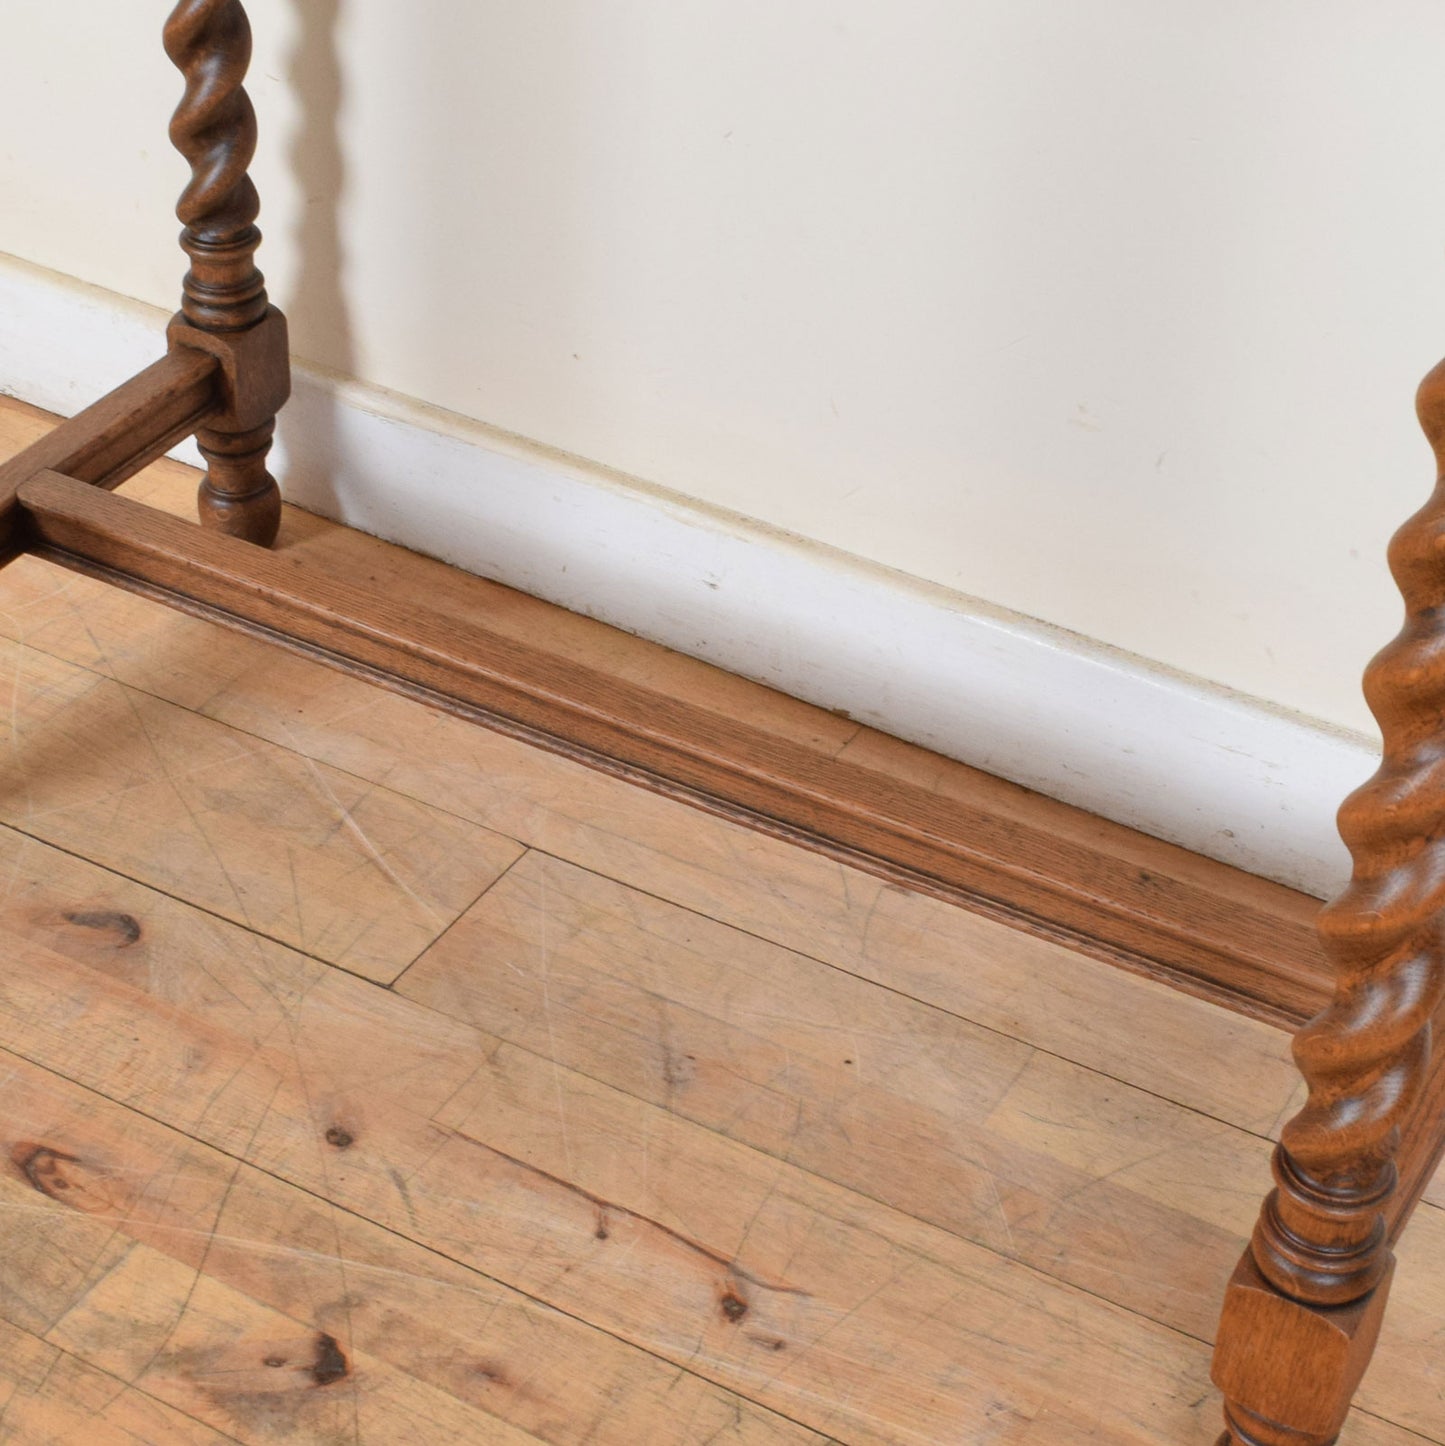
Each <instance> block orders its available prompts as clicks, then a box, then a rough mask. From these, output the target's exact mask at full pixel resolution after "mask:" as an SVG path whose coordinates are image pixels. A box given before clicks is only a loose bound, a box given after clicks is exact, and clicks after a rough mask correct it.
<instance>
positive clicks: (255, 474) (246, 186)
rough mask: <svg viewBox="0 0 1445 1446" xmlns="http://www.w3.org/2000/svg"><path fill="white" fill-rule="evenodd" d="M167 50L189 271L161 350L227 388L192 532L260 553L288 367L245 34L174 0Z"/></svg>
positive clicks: (206, 446) (207, 11)
mask: <svg viewBox="0 0 1445 1446" xmlns="http://www.w3.org/2000/svg"><path fill="white" fill-rule="evenodd" d="M165 45H166V53H167V54H168V55H169V56H170V58H171V60H172V61H174V62H175V64H176V66H177V67H178V68H179V69H180V71H181V72H182V74H183V75H184V76H185V78H186V91H185V96H184V98H183V99H182V101H181V104H180V107H179V108H178V109H177V111H176V114H175V118H174V120H173V121H172V122H171V140H172V141H173V142H174V144H175V146H176V149H177V150H179V151H180V152H181V154H182V155H183V156H185V158H186V159H187V161H189V162H190V166H191V183H190V185H189V186H187V187H186V190H185V192H184V194H183V195H182V196H181V199H180V203H179V205H178V206H177V210H176V214H177V215H178V216H179V217H180V220H181V222H182V224H183V225H184V227H185V229H184V230H183V231H182V233H181V245H182V247H183V248H184V250H185V251H186V254H187V255H188V256H189V257H190V262H191V265H190V270H189V271H188V272H187V274H186V279H185V289H184V296H183V299H182V302H181V310H180V314H179V315H178V316H177V317H176V318H175V320H174V321H173V322H172V324H171V328H170V344H171V346H172V348H175V347H181V346H188V347H195V348H198V349H200V350H203V351H209V352H211V353H213V354H214V355H216V356H217V357H219V358H220V360H221V362H222V367H221V381H222V384H223V385H224V386H225V388H226V395H225V400H226V410H225V411H224V412H223V413H221V414H219V415H218V416H216V417H214V418H211V419H210V420H209V421H208V422H207V424H206V426H205V428H204V429H203V430H201V431H200V432H199V433H198V434H197V441H198V443H199V444H200V448H201V455H202V456H203V457H204V458H205V461H206V466H207V472H206V476H205V479H204V480H203V481H202V483H201V490H200V515H201V521H202V523H204V524H205V525H207V526H209V527H214V528H216V529H218V530H219V531H221V532H226V533H229V534H231V535H232V536H234V537H242V538H245V539H246V540H247V541H250V542H257V543H261V544H262V545H263V546H269V545H270V544H271V543H272V542H273V541H274V540H275V538H276V531H277V528H278V527H279V525H280V521H281V494H280V492H279V490H278V489H277V486H276V482H275V479H274V478H272V476H271V474H270V473H269V472H268V471H267V469H266V462H267V456H268V454H269V452H270V450H271V438H272V435H273V433H274V430H275V418H276V413H277V412H278V411H279V410H280V408H281V406H282V405H283V404H284V403H285V401H286V398H287V396H288V395H289V393H290V360H289V349H288V347H287V341H286V323H285V319H284V318H283V317H282V315H281V313H280V312H279V311H277V310H276V309H275V307H273V306H271V305H270V303H269V301H268V299H267V296H266V285H265V280H264V278H263V277H262V275H261V273H260V271H258V270H257V269H256V259H255V258H256V248H257V247H258V246H259V245H260V244H261V232H260V231H259V230H258V229H257V227H256V218H257V216H258V215H259V214H260V209H261V205H260V201H259V199H258V197H257V195H256V188H255V186H254V185H253V184H252V182H251V178H250V176H249V174H248V169H249V167H250V164H251V160H252V157H253V156H254V155H255V151H256V113H255V111H254V110H253V108H252V106H251V101H250V98H249V97H248V96H247V94H246V91H245V88H244V86H243V84H242V82H243V81H244V79H245V76H246V70H247V68H248V67H249V65H250V62H251V27H250V24H249V22H248V21H247V19H246V12H245V10H244V8H243V7H242V5H241V3H240V0H181V3H180V4H178V5H177V6H176V7H175V10H174V12H173V13H172V15H171V18H170V19H169V21H167V23H166V31H165Z"/></svg>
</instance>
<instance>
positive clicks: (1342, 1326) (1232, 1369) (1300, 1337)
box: [1213, 1251, 1395, 1446]
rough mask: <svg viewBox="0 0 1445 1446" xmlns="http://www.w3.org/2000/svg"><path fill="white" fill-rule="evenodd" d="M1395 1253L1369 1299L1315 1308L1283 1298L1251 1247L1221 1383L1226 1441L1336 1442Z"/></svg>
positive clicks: (1228, 1328)
mask: <svg viewBox="0 0 1445 1446" xmlns="http://www.w3.org/2000/svg"><path fill="white" fill-rule="evenodd" d="M1394 1263H1395V1262H1394V1257H1393V1256H1388V1255H1387V1257H1386V1266H1385V1275H1384V1279H1383V1280H1382V1281H1381V1282H1380V1284H1379V1285H1378V1286H1376V1288H1375V1289H1374V1290H1373V1291H1372V1292H1371V1293H1370V1294H1369V1295H1367V1296H1366V1297H1365V1298H1364V1299H1363V1300H1359V1301H1356V1302H1354V1303H1353V1304H1352V1305H1345V1306H1333V1307H1327V1306H1312V1305H1306V1304H1304V1303H1303V1302H1302V1301H1298V1300H1292V1299H1290V1297H1289V1296H1286V1295H1282V1294H1281V1293H1280V1292H1279V1291H1278V1290H1277V1289H1276V1288H1275V1287H1274V1286H1273V1285H1272V1284H1271V1283H1270V1282H1269V1281H1268V1280H1266V1279H1265V1277H1264V1275H1263V1274H1262V1273H1261V1272H1260V1269H1259V1267H1258V1266H1257V1265H1256V1264H1255V1261H1254V1256H1253V1254H1252V1253H1251V1252H1248V1251H1246V1252H1245V1256H1244V1259H1243V1260H1241V1261H1240V1263H1239V1266H1238V1268H1237V1269H1236V1270H1235V1272H1234V1276H1233V1278H1232V1279H1231V1280H1230V1282H1229V1289H1228V1291H1227V1292H1226V1293H1225V1297H1224V1313H1223V1315H1222V1317H1221V1318H1220V1322H1219V1340H1218V1343H1217V1345H1216V1346H1215V1348H1214V1372H1213V1374H1214V1383H1215V1385H1217V1386H1218V1387H1219V1389H1220V1390H1221V1391H1223V1392H1224V1398H1225V1410H1224V1417H1225V1420H1226V1422H1227V1423H1228V1425H1229V1430H1228V1431H1226V1432H1225V1434H1224V1438H1223V1440H1222V1442H1221V1443H1220V1446H1332V1443H1333V1442H1334V1441H1335V1440H1336V1439H1337V1438H1338V1436H1339V1434H1340V1430H1341V1429H1342V1428H1343V1426H1344V1424H1345V1417H1346V1415H1347V1414H1348V1413H1349V1409H1350V1400H1351V1398H1352V1397H1353V1396H1354V1394H1355V1390H1356V1388H1357V1387H1358V1386H1359V1384H1360V1378H1361V1377H1362V1376H1363V1375H1364V1374H1365V1367H1366V1366H1367V1365H1369V1363H1370V1355H1371V1353H1372V1352H1373V1351H1374V1348H1375V1340H1376V1338H1377V1337H1378V1336H1379V1333H1380V1322H1381V1320H1382V1319H1383V1317H1384V1314H1385V1301H1386V1298H1387V1297H1388V1295H1389V1289H1390V1279H1391V1276H1392V1274H1393V1271H1394Z"/></svg>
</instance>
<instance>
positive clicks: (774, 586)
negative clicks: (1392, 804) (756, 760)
mask: <svg viewBox="0 0 1445 1446" xmlns="http://www.w3.org/2000/svg"><path fill="white" fill-rule="evenodd" d="M0 317H3V318H4V324H3V326H0V392H3V393H5V394H7V395H10V396H15V397H19V398H21V399H22V400H24V401H28V402H31V403H33V404H35V405H37V406H40V407H44V408H46V409H47V410H50V411H55V412H60V413H64V414H67V415H69V414H71V413H74V412H75V411H77V410H79V409H80V408H81V407H83V406H86V405H87V404H89V403H90V402H91V401H93V400H95V399H96V398H97V397H98V396H100V395H101V394H102V393H104V392H105V391H107V390H109V388H110V387H112V386H114V385H116V384H117V383H118V382H120V381H123V380H124V379H125V378H126V377H128V376H130V375H131V374H132V373H134V372H136V371H138V370H140V368H141V367H142V366H144V365H146V364H148V363H149V362H151V361H153V360H155V358H156V357H157V356H158V355H159V353H160V349H161V346H162V341H161V337H162V332H163V328H164V322H165V315H164V313H162V312H161V311H158V310H156V309H154V308H151V307H147V306H142V305H140V304H139V303H136V302H133V301H129V300H127V299H125V298H122V297H118V296H115V295H113V294H112V293H109V292H104V291H100V290H97V289H95V288H93V287H87V286H84V285H82V284H80V283H77V282H75V281H73V280H71V279H70V278H65V277H60V276H57V275H55V274H54V273H51V272H47V271H43V270H41V269H39V268H36V267H33V266H30V265H28V264H26V263H23V262H19V261H14V260H10V259H7V258H0ZM176 455H177V456H180V457H182V458H183V459H184V460H188V461H194V460H195V455H194V451H193V449H192V448H191V447H190V446H189V444H188V445H187V447H184V448H180V449H178V450H177V453H176ZM278 475H279V476H280V477H281V478H282V485H283V487H284V489H285V491H286V493H287V496H288V497H289V499H290V500H291V501H293V502H295V503H297V504H299V505H300V506H302V507H304V508H307V509H309V510H311V511H314V512H318V513H321V514H323V515H325V516H327V517H332V518H336V519H338V520H340V521H342V522H345V523H347V524H349V525H350V526H353V527H357V528H360V529H362V530H363V531H366V532H370V533H374V534H375V535H377V536H379V537H383V538H386V539H387V540H389V541H392V542H397V543H400V544H402V545H403V546H405V547H409V548H412V549H414V550H416V551H418V552H423V553H427V554H429V555H431V556H434V557H438V558H441V559H442V560H444V561H446V562H449V563H453V564H455V565H456V566H458V567H461V568H464V569H466V570H467V571H470V572H474V573H479V574H481V575H482V576H485V577H489V578H495V579H497V580H498V581H501V582H504V583H507V584H509V585H511V586H513V587H516V588H520V589H521V590H523V591H525V592H528V593H532V594H534V595H536V596H538V597H541V598H545V599H546V600H547V601H549V602H553V603H557V604H559V605H561V606H563V607H566V608H570V609H572V610H573V611H576V612H580V613H585V614H588V615H589V616H592V617H595V618H599V619H601V620H602V621H604V622H607V623H610V624H612V625H613V626H615V627H619V628H623V629H625V630H627V631H628V632H632V633H636V634H638V635H639V636H642V637H645V638H648V639H651V640H652V641H654V642H659V643H663V644H665V645H667V646H668V647H671V648H675V649H677V650H678V651H680V652H683V653H688V654H691V655H692V656H694V657H698V658H702V659H705V660H706V661H708V662H711V663H715V664H717V665H718V666H719V667H722V668H726V669H727V670H729V671H730V672H734V673H740V674H743V675H744V676H746V677H749V678H753V679H756V680H758V681H760V682H763V683H767V684H769V685H771V686H773V687H775V688H778V689H781V690H782V691H783V692H786V693H789V694H792V695H793V696H795V697H798V698H802V699H805V700H807V701H808V702H810V703H815V704H818V705H820V706H822V707H826V708H830V709H841V710H844V711H846V712H847V713H848V714H850V715H851V716H852V717H853V718H855V719H857V720H858V721H860V722H864V723H868V724H870V725H872V726H873V727H876V728H880V729H882V730H884V731H885V732H888V733H892V734H895V735H897V736H898V737H901V738H905V739H907V740H909V741H910V742H914V743H919V744H922V745H924V746H926V747H928V748H932V749H935V750H936V751H938V752H940V753H944V754H947V755H949V756H950V757H953V758H957V759H960V760H962V761H963V762H965V763H969V764H972V765H973V766H975V767H978V768H982V769H985V770H987V771H988V772H990V773H994V774H997V775H999V776H1001V777H1004V778H1008V779H1011V780H1013V781H1014V782H1016V783H1021V784H1024V785H1026V786H1028V787H1030V788H1034V789H1037V790H1038V791H1039V792H1041V793H1044V794H1047V795H1049V796H1051V797H1053V798H1058V799H1062V800H1064V801H1065V802H1067V803H1071V804H1074V805H1076V806H1078V807H1081V808H1085V809H1088V810H1089V811H1091V812H1093V813H1097V814H1102V815H1103V816H1104V817H1106V818H1109V819H1113V820H1115V821H1116V822H1119V823H1123V824H1127V825H1129V826H1131V827H1134V828H1138V829H1140V830H1142V831H1143V832H1145V833H1149V834H1152V835H1154V836H1155V837H1158V838H1163V839H1167V840H1169V841H1170V842H1172V843H1177V844H1182V845H1183V846H1184V847H1186V848H1189V849H1192V850H1194V851H1196V852H1198V853H1202V854H1205V855H1207V856H1209V857H1212V858H1215V859H1219V860H1221V861H1223V862H1225V863H1230V864H1235V865H1237V866H1238V867H1240V868H1243V869H1246V870H1248V871H1250V872H1252V873H1256V874H1261V875H1263V876H1265V877H1267V878H1271V879H1275V880H1277V881H1279V882H1281V883H1284V884H1289V885H1291V886H1293V887H1296V888H1300V889H1303V890H1305V891H1307V892H1310V893H1314V894H1317V895H1321V896H1324V895H1327V894H1329V893H1331V892H1333V891H1334V890H1335V889H1336V888H1337V887H1338V886H1339V885H1340V883H1341V882H1342V881H1343V879H1344V877H1345V876H1346V873H1347V868H1348V864H1347V860H1346V857H1345V854H1344V851H1343V848H1342V846H1341V845H1340V843H1339V841H1338V838H1337V837H1336V834H1335V830H1334V811H1335V808H1336V807H1337V805H1338V803H1339V800H1340V799H1341V798H1342V797H1343V796H1344V794H1345V793H1346V792H1347V791H1348V790H1349V789H1350V788H1352V787H1354V786H1355V785H1356V784H1357V783H1359V782H1361V781H1362V780H1363V779H1364V778H1365V777H1366V776H1367V775H1368V774H1369V773H1370V771H1371V770H1372V768H1373V767H1374V764H1375V760H1376V756H1377V750H1376V748H1375V746H1374V745H1373V743H1372V742H1371V741H1370V740H1369V739H1367V738H1364V737H1362V736H1360V735H1357V734H1351V733H1348V732H1345V731H1343V730H1340V729H1336V728H1332V727H1329V726H1327V725H1324V724H1321V723H1318V722H1315V721H1313V720H1310V719H1307V718H1303V717H1301V716H1299V715H1297V714H1293V713H1289V712H1287V711H1285V710H1282V709H1278V708H1274V707H1271V706H1270V705H1268V704H1265V703H1262V702H1260V701H1258V700H1256V699H1252V698H1248V697H1244V696H1242V695H1240V694H1237V693H1233V692H1230V691H1229V690H1227V689H1223V688H1219V687H1216V686H1214V685H1212V684H1209V683H1205V682H1202V681H1200V680H1199V679H1196V678H1191V677H1187V676H1185V675H1182V674H1179V673H1176V672H1174V671H1172V670H1170V669H1168V668H1165V667H1162V666H1160V665H1159V664H1156V663H1152V662H1149V661H1148V660H1146V659H1143V658H1138V657H1135V656H1132V655H1130V654H1127V653H1123V652H1120V651H1118V650H1116V649H1112V648H1109V647H1106V646H1104V645H1102V644H1099V643H1096V642H1093V641H1091V640H1089V639H1087V638H1083V637H1080V636H1078V635H1076V634H1072V633H1068V632H1066V631H1064V630H1062V629H1057V628H1052V627H1049V626H1047V625H1045V624H1042V623H1039V622H1036V621H1034V620H1032V619H1029V618H1025V617H1022V616H1019V615H1017V614H1013V613H1009V612H1006V611H1005V610H1003V609H1000V608H996V607H993V606H991V605H990V604H988V603H984V602H980V601H978V600H977V599H974V598H970V597H966V596H963V595H961V594H958V593H953V592H950V591H948V590H946V589H944V588H940V587H937V586H934V585H932V584H929V583H924V582H920V581H918V580H917V579H914V578H910V577H907V576H905V575H903V574H901V573H897V572H893V571H890V570H888V569H886V568H882V567H878V566H876V565H874V564H871V563H868V562H865V561H862V560H861V559H858V558H855V557H852V556H849V555H848V554H845V553H841V552H838V551H836V550H835V549H832V548H828V547H824V546H822V545H820V544H816V543H813V542H809V541H807V540H805V539H802V538H799V537H795V536H791V535H789V534H786V533H783V532H780V531H777V530H776V529H773V528H769V527H767V526H765V525H763V524H761V523H757V522H753V521H750V520H748V519H746V518H742V517H738V516H735V515H733V514H730V513H726V512H723V511H721V510H718V509H714V508H710V507H706V506H703V505H700V504H697V503H694V502H692V501H690V500H688V499H685V498H682V497H680V496H678V495H677V494H675V493H671V492H668V491H666V490H664V489H662V488H659V487H655V486H652V485H650V484H648V483H644V482H639V481H637V480H635V479H632V478H628V477H623V476H619V475H617V474H615V473H611V472H609V471H607V470H606V469H604V468H600V467H595V466H592V465H590V464H588V463H585V462H581V461H578V460H577V459H575V458H571V457H567V456H564V455H562V454H559V453H556V452H552V451H550V450H548V449H547V448H544V447H540V446H536V445H534V444H531V443H528V442H525V441H522V440H520V439H517V438H514V437H510V436H508V435H506V434H504V433H501V432H498V431H496V430H494V429H492V428H489V427H486V426H483V425H481V424H479V423H476V422H472V421H469V420H467V419H465V418H462V417H458V416H456V415H454V414H452V413H447V412H442V411H439V410H437V409H435V408H431V407H427V406H424V405H422V404H420V403H417V402H414V401H411V400H410V399H407V398H403V397H398V396H396V395H394V394H390V393H387V392H384V391H381V390H379V389H377V388H373V387H368V386H364V385H362V384H360V383H357V382H352V381H346V380H342V379H338V378H334V377H330V376H327V375H324V374H321V373H319V372H317V371H314V370H309V369H307V368H306V367H304V366H302V367H300V368H298V372H297V377H296V395H295V398H294V399H293V402H292V404H291V406H290V407H289V408H288V409H287V413H286V415H285V418H284V420H283V425H282V429H281V445H280V449H279V452H278Z"/></svg>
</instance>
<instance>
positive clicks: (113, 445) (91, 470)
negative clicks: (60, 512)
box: [0, 347, 223, 541]
mask: <svg viewBox="0 0 1445 1446" xmlns="http://www.w3.org/2000/svg"><path fill="white" fill-rule="evenodd" d="M220 369H221V367H220V362H219V361H218V360H217V359H216V358H215V357H214V356H210V355H207V353H205V352H202V351H195V350H192V349H190V348H188V347H179V348H177V349H176V350H174V351H171V352H169V353H167V355H166V356H164V357H162V358H161V360H160V361H158V362H156V363H155V365H154V366H150V367H147V368H146V369H145V371H143V372H141V373H140V375H139V376H136V377H133V378H132V379H131V380H130V381H128V382H126V383H124V384H123V385H122V386H119V387H117V388H116V389H115V390H114V391H113V392H111V393H110V394H109V395H108V396H105V397H102V398H101V400H100V401H98V402H96V403H95V405H94V406H91V407H87V408H86V409H85V410H84V411H83V412H81V413H79V414H78V415H76V416H74V417H72V418H71V419H70V420H69V421H68V422H62V423H61V424H60V426H58V427H57V428H56V429H55V430H54V431H53V432H51V433H50V434H49V435H48V436H46V437H44V438H43V439H42V440H41V441H39V442H37V443H36V444H35V446H33V447H30V448H27V449H26V450H25V451H24V452H22V453H21V454H20V455H19V456H18V457H14V458H12V459H11V460H10V461H9V462H7V463H4V464H0V527H3V531H0V541H5V540H8V539H9V538H10V536H11V532H12V529H13V526H14V522H15V506H16V504H15V494H16V491H17V489H18V488H19V487H20V485H21V484H22V483H23V482H25V481H26V480H28V479H29V478H31V477H34V476H35V475H36V474H37V473H39V472H43V471H47V470H52V469H53V470H54V471H56V472H64V473H66V474H67V475H68V476H71V477H74V478H76V479H77V480H79V481H81V482H88V483H90V484H92V485H93V486H95V487H104V488H111V487H119V486H120V484H121V483H122V482H124V481H125V480H126V479H127V478H129V477H134V476H135V474H136V473H137V472H139V471H140V470H141V469H142V468H144V467H146V466H148V465H149V464H150V463H152V462H154V461H155V460H156V459H157V458H158V457H163V456H165V454H166V453H167V452H168V451H170V449H171V448H172V447H174V446H175V444H176V443H177V442H179V441H181V440H183V439H184V438H186V437H189V436H190V435H191V434H192V433H193V432H195V431H196V430H197V429H198V428H199V427H200V426H201V425H202V423H203V422H205V420H206V419H207V418H208V417H210V416H211V415H213V414H214V413H216V412H218V411H219V410H220V409H221V407H222V405H223V401H222V397H221V391H220V388H219V386H218V384H217V383H218V378H219V373H220Z"/></svg>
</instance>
